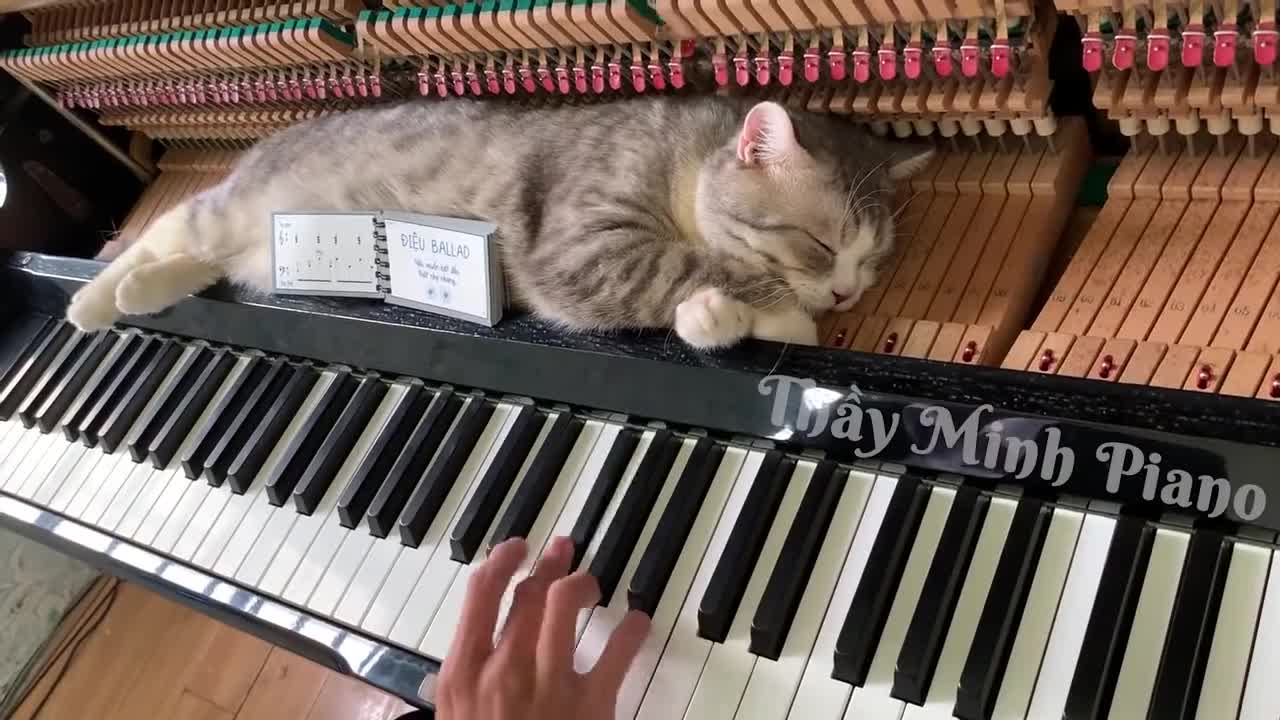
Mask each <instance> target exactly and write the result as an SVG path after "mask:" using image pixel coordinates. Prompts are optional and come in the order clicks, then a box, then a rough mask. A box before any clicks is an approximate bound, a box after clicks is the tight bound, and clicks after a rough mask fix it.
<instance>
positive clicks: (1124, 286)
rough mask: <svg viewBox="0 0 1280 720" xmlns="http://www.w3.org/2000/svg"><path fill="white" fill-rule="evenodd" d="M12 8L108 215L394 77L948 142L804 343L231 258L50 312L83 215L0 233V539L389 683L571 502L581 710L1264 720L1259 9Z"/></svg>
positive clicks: (38, 3)
mask: <svg viewBox="0 0 1280 720" xmlns="http://www.w3.org/2000/svg"><path fill="white" fill-rule="evenodd" d="M20 6H21V7H20V9H21V10H22V11H23V13H22V16H21V17H18V16H16V15H10V16H7V17H6V20H10V21H12V20H13V19H14V18H17V19H18V21H20V22H22V23H23V27H24V29H23V32H22V33H19V34H20V35H21V37H19V38H17V39H14V40H12V41H5V42H6V46H5V47H4V48H3V49H2V50H0V67H3V68H4V69H5V70H6V71H7V72H8V73H10V74H11V75H12V76H13V78H14V79H15V80H16V81H17V82H19V83H21V85H22V86H23V87H24V88H25V89H26V91H27V92H29V93H31V96H32V97H36V98H41V99H43V100H46V101H47V102H48V103H49V107H50V108H52V110H51V111H52V112H57V113H58V114H60V116H61V117H63V118H64V119H65V120H66V122H67V123H68V127H72V126H74V127H75V128H76V129H77V130H78V131H79V132H82V133H84V135H85V137H86V138H89V139H90V140H91V144H92V145H93V146H96V147H98V148H100V149H101V150H102V153H101V155H102V157H101V158H100V159H99V162H100V163H101V164H102V167H104V168H109V170H104V173H108V174H104V175H102V177H120V176H124V177H126V178H127V177H132V178H138V179H141V180H143V181H145V187H144V188H143V189H142V190H141V191H139V192H138V193H137V198H136V201H135V202H133V203H132V206H131V209H129V210H128V211H127V212H122V213H121V214H120V217H119V218H118V222H117V221H116V220H114V219H113V220H112V222H113V223H114V225H113V226H112V227H101V228H99V229H100V230H102V231H106V230H110V229H115V228H118V237H119V239H120V240H121V241H122V242H127V241H128V240H130V239H131V238H134V237H136V236H137V234H138V233H139V232H140V231H141V230H142V229H143V228H145V227H146V225H147V223H148V222H149V221H150V220H151V219H152V218H154V217H157V216H159V215H160V214H161V213H163V212H164V210H165V209H167V208H169V207H171V206H172V205H173V204H174V203H177V202H180V201H181V200H182V199H184V198H186V197H189V196H191V195H192V194H194V193H196V192H199V191H200V190H202V189H204V188H207V187H209V186H211V185H213V184H215V183H217V182H218V181H219V180H220V179H221V178H222V177H224V176H225V175H226V173H227V172H228V171H229V169H230V167H231V166H232V164H233V163H234V161H235V158H236V156H237V154H238V153H239V152H240V151H241V150H242V149H243V148H245V147H247V146H249V145H250V144H252V143H253V142H254V141H255V140H256V139H258V138H260V137H263V136H265V135H267V134H269V133H271V132H273V131H275V130H277V129H279V128H280V127H284V126H286V125H288V124H290V123H293V122H297V121H300V120H303V119H306V118H309V117H314V116H317V115H321V114H326V113H334V112H343V111H345V110H348V109H350V108H353V107H358V106H361V105H364V104H369V103H377V102H386V101H390V100H395V99H399V98H405V97H413V96H423V97H425V98H429V99H424V100H423V101H424V102H454V101H459V98H461V97H465V98H480V99H483V100H484V101H489V102H513V103H526V104H533V103H556V102H565V103H591V102H609V101H611V100H613V99H615V98H617V97H624V96H628V95H635V94H638V93H645V92H648V93H652V92H667V93H698V92H704V93H705V92H715V93H726V94H741V95H750V96H755V97H761V98H772V99H775V100H777V101H779V102H783V103H786V104H787V105H788V106H789V107H792V108H796V109H803V110H806V111H810V112H829V113H836V114H841V115H847V116H849V118H850V120H851V121H853V122H860V123H866V124H868V125H869V126H870V127H871V128H872V129H873V130H874V131H876V132H878V133H882V134H885V135H893V136H896V137H915V138H917V139H918V140H921V139H923V140H926V141H929V142H933V143H935V144H936V145H937V147H938V148H939V150H940V152H939V153H938V155H937V157H936V160H935V161H934V162H933V164H932V165H931V166H930V167H929V168H928V169H926V170H925V171H923V172H922V173H920V175H919V176H918V177H916V178H914V179H913V180H911V181H910V182H909V183H907V184H905V185H904V186H903V187H902V188H901V189H900V193H899V197H898V198H897V201H898V202H899V203H900V204H901V205H903V206H905V208H906V209H905V210H904V211H903V213H902V216H901V219H900V222H899V237H900V242H899V249H898V251H897V252H896V254H895V255H894V256H893V257H892V258H891V259H890V260H889V262H888V264H887V266H886V268H885V271H884V272H883V273H882V277H881V279H880V281H879V283H878V284H877V285H876V286H875V287H873V288H872V289H871V290H869V291H868V292H867V293H866V294H865V295H864V296H863V297H862V299H861V300H860V301H859V302H858V304H857V305H856V306H855V307H854V308H853V309H852V310H850V311H849V312H847V313H842V314H838V315H832V316H830V317H827V318H825V319H824V321H823V323H822V329H821V339H822V346H821V347H795V346H785V347H784V346H781V345H777V344H773V343H766V342H756V341H749V342H745V343H743V344H742V345H740V346H738V347H735V348H733V349H730V350H726V351H723V352H718V353H711V354H704V353H694V352H692V351H690V350H689V349H688V348H686V347H684V346H683V345H681V344H680V343H679V342H678V341H675V340H674V339H672V338H669V337H666V336H665V335H663V334H648V333H634V334H631V333H620V334H613V335H592V334H579V335H566V334H564V333H561V332H559V331H557V330H555V329H554V328H552V327H549V326H547V325H545V324H543V323H540V322H538V321H537V320H535V319H532V318H529V317H527V316H522V315H520V314H518V313H509V314H508V316H507V318H506V319H504V320H503V322H502V323H500V324H499V325H498V326H496V327H494V328H484V327H477V326H473V325H468V324H465V323H462V322H458V321H454V320H450V319H448V318H442V317H436V316H432V315H428V314H425V313H420V312H414V311H411V310H407V309H403V308H396V307H392V306H388V305H385V304H381V303H372V302H363V301H351V300H344V301H339V300H325V299H319V298H301V297H273V296H261V295H254V294H249V293H245V292H243V291H239V290H236V289H234V288H230V287H225V286H219V287H215V288H213V289H211V290H209V291H207V292H204V293H201V294H200V295H199V296H195V297H191V298H188V299H186V300H184V301H183V302H182V303H180V304H178V305H177V306H175V307H173V308H171V309H169V310H166V311H164V312H162V313H158V314H155V315H148V316H132V317H127V318H124V319H122V321H121V322H120V323H119V324H118V325H117V326H116V327H114V328H113V329H111V330H108V331H103V332H100V333H96V334H93V335H83V334H80V333H78V332H76V331H75V330H74V329H73V328H71V327H70V326H69V325H67V324H66V323H65V322H64V321H63V319H62V318H63V314H64V311H65V307H66V303H67V300H68V298H69V296H70V295H71V294H72V293H74V292H75V290H76V289H77V288H79V287H80V286H82V285H83V284H84V283H85V282H87V280H88V279H90V278H91V277H93V275H94V274H95V273H97V272H99V271H100V270H101V268H102V266H103V265H102V262H101V261H99V260H91V259H87V258H88V257H90V256H93V255H95V254H96V253H98V252H99V249H100V246H101V239H100V238H92V237H90V238H86V240H85V242H84V243H82V245H81V246H77V247H78V249H74V250H72V249H65V250H64V249H62V248H71V247H73V246H71V245H58V246H56V247H57V248H58V249H57V252H56V253H50V252H44V253H41V252H30V251H29V250H32V249H35V248H32V247H29V246H28V247H26V248H25V250H24V251H12V252H5V253H4V254H3V256H0V257H2V258H3V259H2V260H0V263H2V264H0V525H3V526H4V527H7V528H11V529H13V530H16V531H17V532H20V533H23V534H25V535H27V536H30V537H31V538H34V539H35V540H37V541H39V542H42V543H47V544H49V545H51V546H53V547H55V548H58V549H60V550H63V551H65V552H68V553H71V554H74V555H77V556H80V557H82V558H85V559H86V560H88V561H90V562H92V563H95V564H97V565H99V566H101V567H104V568H105V569H106V570H107V571H109V572H112V573H115V574H117V575H120V576H122V577H125V578H127V579H129V580H131V581H134V582H137V583H141V584H143V585H146V586H148V587H151V588H154V589H156V590H158V591H159V592H162V593H164V594H166V595H168V596H170V597H173V598H176V599H178V600H179V601H182V602H184V603H187V604H189V605H191V606H193V607H196V608H198V609H200V610H201V611H203V612H206V613H209V614H211V615H213V616H215V617H217V618H219V619H222V620H224V621H226V622H229V623H233V624H236V625H238V626H240V627H243V628H245V629H246V630H248V631H250V632H253V633H255V634H257V635H259V636H262V637H264V638H266V639H268V640H270V641H272V642H275V643H278V644H281V645H284V646H286V647H288V648H290V649H292V650H294V651H296V652H299V653H301V654H304V655H306V656H307V657H310V658H312V659H315V660H316V661H318V662H321V663H323V664H326V665H327V666H329V667H332V668H335V669H336V670H338V671H340V672H343V673H347V674H350V675H352V676H355V677H358V678H360V679H362V680H363V681H365V682H368V683H370V684H372V685H375V686H377V687H380V688H383V689H385V690H387V691H388V692H391V693H394V694H396V695H397V696H399V697H401V698H403V699H404V700H405V701H407V702H409V703H411V704H413V705H416V706H419V707H423V708H428V709H430V708H432V707H433V699H434V687H435V678H436V676H437V673H438V670H439V664H440V662H441V661H443V660H446V659H447V658H446V657H445V656H446V654H447V648H448V646H449V641H450V639H451V637H452V633H453V631H454V628H455V626H456V622H457V613H458V610H459V606H460V602H461V599H462V595H463V592H464V589H465V587H466V581H467V578H468V577H469V575H470V573H472V572H473V570H474V567H475V566H476V564H477V563H478V562H481V561H483V559H484V558H485V557H486V554H487V553H488V551H489V549H490V548H491V547H492V546H493V545H494V544H495V543H496V542H499V541H501V540H503V539H505V538H509V537H515V536H519V537H524V538H526V539H527V540H528V542H529V543H530V545H531V547H532V548H534V550H535V551H540V550H541V549H542V548H544V547H545V546H546V543H547V542H548V540H549V538H551V537H553V536H557V535H567V536H569V537H571V538H572V539H573V540H574V543H575V547H576V550H577V553H576V558H575V562H576V564H577V566H578V567H583V568H587V569H588V570H589V571H590V572H592V573H593V574H594V575H595V576H596V577H597V578H598V579H599V580H600V582H601V585H602V587H603V590H604V592H603V596H602V599H601V601H600V603H599V604H598V605H597V606H596V607H594V608H593V609H591V610H590V611H589V612H584V613H583V614H582V616H581V618H580V623H579V628H578V635H579V639H578V644H577V648H576V663H577V664H578V665H579V666H580V667H584V668H585V667H589V666H590V664H591V663H592V662H593V661H594V659H595V658H596V657H597V656H598V655H599V653H600V652H601V649H602V644H603V640H604V638H605V637H607V635H608V633H609V631H610V629H611V628H612V627H613V625H614V624H615V623H616V622H617V621H618V619H619V618H620V617H621V616H622V615H623V614H624V613H625V612H626V611H628V610H629V609H632V608H638V609H641V610H643V611H645V612H646V613H649V614H650V615H651V617H652V618H653V631H652V634H651V637H650V638H649V641H648V643H647V644H646V646H645V648H644V650H643V652H642V653H641V655H640V658H639V660H638V661H637V663H636V665H635V668H634V670H633V672H632V674H631V675H630V676H629V677H628V680H627V683H626V686H625V688H624V690H623V693H622V696H621V699H620V701H619V706H618V708H617V713H616V717H617V718H618V719H619V720H636V719H643V720H671V719H672V718H688V719H689V720H707V719H711V718H717V719H722V720H748V719H751V720H757V719H758V720H766V719H767V720H784V719H788V720H808V719H809V718H817V719H821V720H827V719H830V720H836V719H842V720H862V719H864V718H873V719H875V720H881V719H882V718H883V719H889V720H903V719H905V720H944V719H947V718H959V719H961V720H978V719H981V720H990V719H993V718H1000V719H1002V720H1003V719H1006V718H1023V719H1030V720H1058V719H1059V718H1063V719H1066V720H1085V719H1090V720H1105V719H1115V720H1129V719H1130V718H1150V719H1152V720H1166V719H1177V720H1182V719H1191V718H1199V719H1212V720H1222V719H1233V720H1261V719H1264V718H1265V719H1266V720H1276V718H1277V717H1280V684H1277V683H1276V682H1275V681H1274V676H1275V673H1276V671H1277V669H1280V549H1278V547H1280V546H1278V545H1277V532H1280V474H1278V473H1277V468H1280V435H1277V433H1276V428H1277V427H1280V405H1278V404H1277V403H1276V402H1275V401H1276V400H1277V399H1280V192H1278V191H1277V185H1276V180H1275V178H1277V177H1280V175H1278V174H1277V168H1278V167H1280V165H1278V163H1280V146H1278V144H1277V140H1276V135H1277V127H1276V126H1275V124H1274V120H1273V117H1274V116H1273V115H1272V112H1273V109H1274V107H1275V106H1276V104H1277V102H1280V92H1278V91H1280V82H1277V78H1276V76H1275V74H1274V64H1275V59H1276V54H1275V40H1276V26H1275V13H1276V7H1275V3H1274V2H1270V1H1269V0H1268V1H1267V2H1249V3H1244V4H1241V3H1239V2H1236V1H1235V0H1220V1H1218V0H1215V2H1202V1H1201V0H1189V1H1187V2H1184V1H1182V0H1175V1H1173V2H1168V1H1166V0H1151V1H1150V2H1139V1H1138V0H1119V1H1118V2H1108V3H1099V2H1093V1H1092V0H1053V1H1052V2H1049V1H1048V0H956V1H955V2H950V1H949V2H941V1H939V0H767V1H766V0H723V1H719V2H708V1H705V0H654V1H653V2H647V1H646V0H607V1H606V0H574V1H573V2H561V1H560V0H485V1H483V2H479V3H465V4H451V3H447V2H431V3H424V2H418V1H417V0H386V2H385V3H384V4H383V5H377V4H376V3H374V2H369V3H366V2H363V1H362V0H306V2H295V3H270V2H247V1H244V0H218V2H204V1H203V0H192V1H191V2H183V3H169V2H159V1H158V0H133V2H130V3H119V2H93V3H70V2H67V3H64V2H56V1H54V2H49V1H46V0H27V1H26V2H23V3H21V4H20ZM10 27H12V26H10ZM1210 35H1212V37H1213V41H1212V42H1209V43H1206V39H1207V38H1208V37H1209V36H1210ZM122 136H123V137H127V138H129V140H128V142H129V147H128V148H127V149H125V148H121V147H119V146H117V143H118V142H119V141H118V140H117V138H119V137H122ZM41 147H45V146H41ZM6 160H7V158H0V163H3V162H5V161H6ZM24 167H25V166H24ZM5 170H6V172H7V176H8V177H9V185H10V187H13V188H34V187H35V186H36V185H38V183H34V184H33V181H32V180H31V179H30V178H29V177H28V176H27V175H25V174H23V173H22V172H19V171H17V170H15V169H14V167H8V168H5ZM118 189H119V188H118V187H116V186H115V185H114V184H113V185H112V190H113V191H114V190H118ZM107 190H108V188H106V187H104V188H103V189H102V192H103V195H104V197H105V195H106V193H107ZM24 192H25V190H24ZM1103 195H1104V196H1105V199H1101V200H1092V199H1090V198H1096V197H1098V196H1103ZM12 197H14V195H13V193H11V194H10V199H12ZM1090 204H1092V205H1093V209H1092V211H1089V210H1088V208H1084V207H1082V205H1090ZM2 212H6V209H5V208H4V207H3V206H0V213H2ZM0 217H4V216H3V215H0ZM1082 219H1083V220H1082ZM1081 228H1083V229H1081ZM74 231H75V230H74V229H73V228H72V229H68V230H65V231H61V230H60V231H59V233H71V232H74ZM108 254H109V253H108ZM534 555H536V552H535V553H534ZM532 561H533V558H530V561H529V563H527V564H526V566H525V567H524V568H523V569H522V571H521V572H522V573H527V572H528V571H529V569H530V566H531V563H532ZM505 608H506V604H505V603H504V610H503V612H505V611H506V610H505Z"/></svg>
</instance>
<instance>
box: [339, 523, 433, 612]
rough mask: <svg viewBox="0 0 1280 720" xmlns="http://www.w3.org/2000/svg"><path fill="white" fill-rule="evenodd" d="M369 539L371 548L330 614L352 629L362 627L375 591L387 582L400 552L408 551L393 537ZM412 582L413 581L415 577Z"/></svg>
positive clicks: (376, 593) (375, 595)
mask: <svg viewBox="0 0 1280 720" xmlns="http://www.w3.org/2000/svg"><path fill="white" fill-rule="evenodd" d="M370 539H371V540H372V541H373V545H372V546H371V547H370V548H369V552H368V554H366V555H365V558H364V561H363V562H361V563H360V567H359V569H358V570H357V571H356V575H355V577H354V578H352V579H351V585H350V586H348V587H347V589H346V592H344V593H343V595H342V600H341V601H339V602H338V607H337V609H336V610H335V611H334V615H333V616H334V617H336V618H337V619H338V620H340V621H342V622H344V623H346V624H348V625H351V626H354V627H361V624H362V623H363V622H364V619H365V616H366V615H367V614H368V612H369V609H370V607H371V606H372V605H373V602H374V598H375V597H377V595H378V591H379V590H380V589H382V587H383V585H385V584H386V583H387V581H388V580H389V579H390V576H389V573H390V572H391V569H392V568H393V567H395V565H396V562H397V561H398V560H399V559H400V554H401V552H403V551H406V550H409V548H406V547H405V546H404V545H401V544H400V539H399V538H398V537H396V536H395V535H394V534H393V535H390V536H388V537H385V538H374V537H371V538H370ZM413 579H414V580H416V579H417V577H416V576H415V577H414V578H413Z"/></svg>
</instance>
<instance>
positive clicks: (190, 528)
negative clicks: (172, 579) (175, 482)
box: [172, 476, 235, 560]
mask: <svg viewBox="0 0 1280 720" xmlns="http://www.w3.org/2000/svg"><path fill="white" fill-rule="evenodd" d="M195 482H197V483H204V482H205V480H204V478H203V476H202V477H200V478H197V479H196V480H195ZM234 496H235V493H233V492H231V488H230V487H229V486H228V485H226V484H225V483H224V484H223V485H222V486H221V487H216V488H215V487H209V489H208V490H206V491H204V492H203V493H201V498H202V499H201V501H200V505H199V507H197V508H196V509H195V510H193V511H192V512H191V519H190V521H189V522H187V523H186V526H185V527H183V528H181V534H180V535H178V538H177V540H176V541H175V542H174V543H173V551H172V553H173V556H174V557H177V558H181V559H183V560H191V559H192V558H193V557H194V556H195V554H196V550H198V549H199V548H200V543H201V542H203V541H204V539H205V537H206V536H207V535H208V534H209V531H210V530H212V529H213V526H214V524H215V523H217V521H218V518H220V517H221V516H222V511H223V510H224V509H225V508H226V507H227V504H228V503H230V502H231V499H232V498H233V497H234Z"/></svg>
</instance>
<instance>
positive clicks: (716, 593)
mask: <svg viewBox="0 0 1280 720" xmlns="http://www.w3.org/2000/svg"><path fill="white" fill-rule="evenodd" d="M794 470H795V461H794V460H791V459H789V458H785V457H783V455H782V453H781V452H779V451H776V450H775V451H771V452H769V453H768V454H766V455H765V456H764V460H763V461H762V462H761V463H760V469H759V471H757V472H756V477H755V479H754V480H753V481H752V483H751V490H750V491H748V493H747V497H746V499H745V500H744V501H743V503H742V510H741V511H739V513H738V517H737V519H735V520H734V523H733V530H732V531H730V533H729V539H728V540H727V541H725V549H724V552H723V553H722V554H721V555H720V562H719V563H718V564H717V565H716V569H715V571H714V572H712V573H711V580H710V581H708V582H707V592H706V594H704V595H703V596H702V601H701V603H700V604H699V605H698V637H701V638H704V639H707V640H710V641H712V642H724V639H725V637H726V636H727V635H728V634H729V626H730V625H732V624H733V617H734V615H736V614H737V613H738V605H739V603H741V602H742V594H743V593H744V592H746V590H747V582H748V581H749V580H750V579H751V571H752V570H753V569H754V568H755V564H756V560H758V559H759V558H760V550H761V548H763V547H764V541H765V538H766V537H768V535H769V528H770V527H771V526H772V525H773V518H774V516H776V515H777V514H778V505H779V504H780V503H781V502H782V496H783V495H785V494H786V492H787V484H788V483H789V482H790V481H791V474H792V472H793V471H794Z"/></svg>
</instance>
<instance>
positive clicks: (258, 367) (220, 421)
mask: <svg viewBox="0 0 1280 720" xmlns="http://www.w3.org/2000/svg"><path fill="white" fill-rule="evenodd" d="M233 369H234V366H233ZM266 370H267V367H266V362H265V361H264V360H263V358H262V356H261V355H251V356H249V357H248V358H246V359H245V363H244V365H243V366H242V367H241V368H240V372H239V373H238V374H237V375H236V376H235V377H233V378H230V379H229V380H228V381H227V383H229V384H228V387H227V391H226V392H225V393H223V394H222V397H221V398H220V399H219V400H218V402H217V404H216V406H215V407H212V408H210V409H209V421H208V422H206V423H205V424H204V425H203V426H202V427H199V428H196V431H195V433H196V434H194V435H192V437H191V442H190V443H188V445H187V450H186V452H184V453H183V454H182V457H181V458H179V462H180V463H181V464H182V473H183V474H184V475H186V476H187V478H188V479H189V480H195V479H196V478H198V477H200V474H201V473H202V472H204V461H205V458H207V457H209V453H211V452H213V448H214V447H215V446H216V445H217V444H218V443H219V442H221V441H222V440H223V439H224V438H225V437H226V436H227V429H228V428H230V427H231V422H232V421H233V420H234V419H235V416H236V414H237V412H238V411H239V410H240V408H241V407H243V406H244V404H245V401H246V400H247V399H248V395H249V394H250V393H252V392H253V391H254V390H255V389H256V388H257V385H258V381H259V380H261V379H262V376H263V374H265V373H266Z"/></svg>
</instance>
